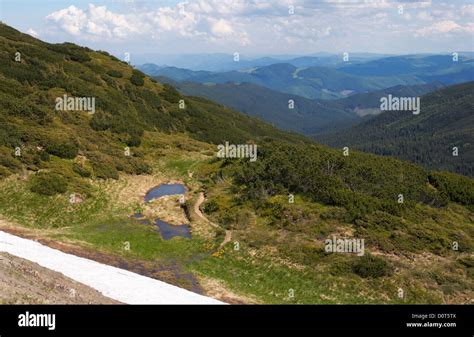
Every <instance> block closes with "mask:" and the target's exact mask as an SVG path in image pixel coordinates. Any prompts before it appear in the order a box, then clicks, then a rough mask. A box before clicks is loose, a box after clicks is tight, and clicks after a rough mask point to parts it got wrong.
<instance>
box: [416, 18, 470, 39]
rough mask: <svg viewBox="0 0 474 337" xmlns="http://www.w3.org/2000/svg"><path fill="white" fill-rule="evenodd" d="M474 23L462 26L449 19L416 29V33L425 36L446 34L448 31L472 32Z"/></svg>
mask: <svg viewBox="0 0 474 337" xmlns="http://www.w3.org/2000/svg"><path fill="white" fill-rule="evenodd" d="M473 28H474V24H472V23H467V24H466V25H464V26H461V25H460V24H458V23H456V22H454V21H451V20H444V21H439V22H435V23H433V24H432V25H430V26H427V27H423V28H421V29H418V30H417V31H416V35H420V36H427V35H434V34H448V33H474V30H473Z"/></svg>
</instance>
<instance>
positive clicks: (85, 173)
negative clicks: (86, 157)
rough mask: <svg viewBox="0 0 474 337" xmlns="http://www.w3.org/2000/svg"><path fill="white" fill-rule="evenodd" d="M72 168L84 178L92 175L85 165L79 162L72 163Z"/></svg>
mask: <svg viewBox="0 0 474 337" xmlns="http://www.w3.org/2000/svg"><path fill="white" fill-rule="evenodd" d="M72 170H73V171H74V172H76V173H77V174H79V175H80V176H81V177H84V178H89V177H90V176H91V175H92V172H91V171H90V170H89V169H88V168H87V167H85V166H83V165H81V164H79V163H74V164H72Z"/></svg>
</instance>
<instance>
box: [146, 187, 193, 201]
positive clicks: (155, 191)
mask: <svg viewBox="0 0 474 337" xmlns="http://www.w3.org/2000/svg"><path fill="white" fill-rule="evenodd" d="M185 192H186V187H184V185H182V184H163V185H160V186H157V187H154V188H152V189H151V190H150V191H148V193H147V194H146V195H145V202H149V201H151V200H153V199H158V198H160V197H163V196H165V195H176V194H184V193H185Z"/></svg>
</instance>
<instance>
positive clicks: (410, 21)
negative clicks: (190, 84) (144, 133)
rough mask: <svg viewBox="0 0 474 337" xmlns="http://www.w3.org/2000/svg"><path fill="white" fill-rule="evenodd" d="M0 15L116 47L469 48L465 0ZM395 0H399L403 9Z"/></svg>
mask: <svg viewBox="0 0 474 337" xmlns="http://www.w3.org/2000/svg"><path fill="white" fill-rule="evenodd" d="M0 3H1V5H0V8H1V14H0V15H1V17H0V19H1V20H2V21H4V22H5V23H7V24H9V25H11V26H13V27H15V28H17V29H19V30H21V31H23V32H27V33H29V34H31V35H35V36H37V37H38V38H40V39H43V40H45V41H48V42H64V41H70V42H74V43H77V44H80V45H86V46H89V47H91V48H94V49H103V50H107V51H109V52H112V53H114V54H116V55H122V54H123V53H124V52H126V51H127V52H130V53H131V54H133V53H135V54H147V53H154V54H196V53H215V52H222V53H234V52H240V53H242V54H247V55H260V56H262V55H278V54H294V55H297V54H299V55H302V54H311V53H316V52H322V51H326V52H333V53H341V52H345V51H347V52H374V53H391V54H410V53H418V52H453V51H461V50H462V51H472V50H474V40H473V36H474V4H473V2H472V1H468V0H450V1H428V0H425V1H424V2H415V1H410V0H405V2H396V1H391V0H385V1H384V0H365V1H364V0H361V1H356V0H344V1H339V0H273V1H264V0H195V1H193V0H188V1H186V2H184V1H178V0H169V1H166V0H163V1H160V0H155V1H141V0H135V1H134V0H115V1H63V0H45V1H39V0H38V1H32V0H28V1H27V0H0ZM399 6H403V8H402V10H401V8H400V7H399Z"/></svg>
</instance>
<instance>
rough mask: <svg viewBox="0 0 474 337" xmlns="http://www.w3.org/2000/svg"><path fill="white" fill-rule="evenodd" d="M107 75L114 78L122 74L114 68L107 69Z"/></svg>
mask: <svg viewBox="0 0 474 337" xmlns="http://www.w3.org/2000/svg"><path fill="white" fill-rule="evenodd" d="M107 75H109V76H112V77H115V78H121V77H122V76H123V74H122V72H121V71H118V70H114V69H112V70H109V71H107Z"/></svg>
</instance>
